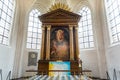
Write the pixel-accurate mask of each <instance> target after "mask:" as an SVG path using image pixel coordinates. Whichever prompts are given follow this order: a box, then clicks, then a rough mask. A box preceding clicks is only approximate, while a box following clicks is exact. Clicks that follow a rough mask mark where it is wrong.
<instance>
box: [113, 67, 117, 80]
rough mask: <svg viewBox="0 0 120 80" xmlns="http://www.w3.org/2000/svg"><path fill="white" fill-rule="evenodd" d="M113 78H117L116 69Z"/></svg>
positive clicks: (115, 79) (114, 79)
mask: <svg viewBox="0 0 120 80" xmlns="http://www.w3.org/2000/svg"><path fill="white" fill-rule="evenodd" d="M113 80H117V74H116V70H115V69H114V72H113Z"/></svg>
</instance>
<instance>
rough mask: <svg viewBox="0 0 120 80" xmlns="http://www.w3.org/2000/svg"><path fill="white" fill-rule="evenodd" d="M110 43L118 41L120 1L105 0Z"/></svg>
mask: <svg viewBox="0 0 120 80" xmlns="http://www.w3.org/2000/svg"><path fill="white" fill-rule="evenodd" d="M105 5H106V14H107V21H108V26H109V30H110V34H111V35H110V36H111V41H112V43H117V42H119V41H120V0H105Z"/></svg>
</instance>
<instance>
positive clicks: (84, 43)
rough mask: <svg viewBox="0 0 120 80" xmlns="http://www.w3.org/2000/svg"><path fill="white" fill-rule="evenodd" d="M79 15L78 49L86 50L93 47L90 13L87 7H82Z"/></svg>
mask: <svg viewBox="0 0 120 80" xmlns="http://www.w3.org/2000/svg"><path fill="white" fill-rule="evenodd" d="M79 14H80V15H81V16H82V18H81V20H80V22H79V29H78V37H79V43H80V48H82V49H87V48H93V47H94V39H93V30H92V19H91V11H90V9H89V8H88V7H83V8H82V9H81V10H80V11H79Z"/></svg>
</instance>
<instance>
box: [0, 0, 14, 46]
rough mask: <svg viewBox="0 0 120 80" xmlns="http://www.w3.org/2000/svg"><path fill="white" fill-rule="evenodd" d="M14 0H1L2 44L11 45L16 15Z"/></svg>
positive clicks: (0, 29)
mask: <svg viewBox="0 0 120 80" xmlns="http://www.w3.org/2000/svg"><path fill="white" fill-rule="evenodd" d="M14 3H15V2H14V0H11V1H10V0H0V44H3V45H9V38H10V30H11V26H12V23H13V16H14V7H15V6H14Z"/></svg>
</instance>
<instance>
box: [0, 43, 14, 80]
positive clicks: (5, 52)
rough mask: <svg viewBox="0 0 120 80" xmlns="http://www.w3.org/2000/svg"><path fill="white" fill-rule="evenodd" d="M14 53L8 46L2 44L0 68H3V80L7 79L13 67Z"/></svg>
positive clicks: (0, 47)
mask: <svg viewBox="0 0 120 80" xmlns="http://www.w3.org/2000/svg"><path fill="white" fill-rule="evenodd" d="M13 59H14V54H13V53H12V52H11V48H10V47H8V46H4V45H0V69H2V73H3V80H6V78H7V75H8V73H9V71H12V68H13Z"/></svg>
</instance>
